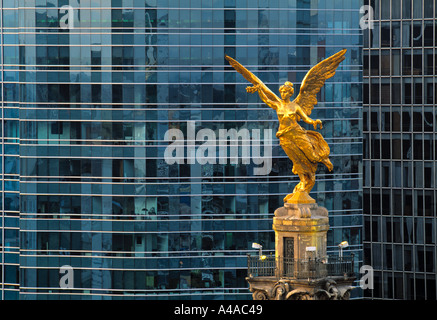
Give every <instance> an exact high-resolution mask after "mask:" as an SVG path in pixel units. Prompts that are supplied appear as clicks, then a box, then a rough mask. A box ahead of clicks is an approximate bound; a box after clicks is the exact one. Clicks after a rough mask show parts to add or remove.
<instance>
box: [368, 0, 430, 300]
mask: <svg viewBox="0 0 437 320" xmlns="http://www.w3.org/2000/svg"><path fill="white" fill-rule="evenodd" d="M367 4H368V5H371V6H372V7H373V9H374V20H375V21H374V26H373V29H367V30H366V31H365V34H364V80H363V81H364V90H363V96H364V102H363V103H364V107H363V108H364V109H363V116H364V117H363V118H364V125H363V131H364V183H363V197H364V201H363V203H364V208H363V211H364V221H365V224H364V225H365V227H364V230H365V235H364V256H365V258H364V263H365V264H368V265H371V266H372V267H373V269H374V286H375V288H374V289H373V290H365V291H364V295H365V297H370V298H374V299H428V300H435V299H436V285H437V283H436V269H435V268H436V261H437V260H436V257H437V256H436V222H437V220H436V215H437V209H436V193H435V192H436V178H437V176H436V173H437V171H436V157H437V149H436V147H437V145H436V143H435V141H436V136H435V133H436V123H437V118H436V116H437V114H436V95H437V84H436V51H435V50H436V49H435V47H436V41H437V36H436V34H437V33H436V31H437V30H435V26H436V14H437V6H436V3H435V1H433V0H423V1H422V0H381V1H370V2H368V3H367Z"/></svg>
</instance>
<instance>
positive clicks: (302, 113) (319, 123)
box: [296, 106, 323, 129]
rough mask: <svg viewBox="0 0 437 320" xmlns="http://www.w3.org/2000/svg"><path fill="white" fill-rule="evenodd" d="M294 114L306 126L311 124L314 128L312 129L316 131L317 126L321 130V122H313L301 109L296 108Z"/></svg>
mask: <svg viewBox="0 0 437 320" xmlns="http://www.w3.org/2000/svg"><path fill="white" fill-rule="evenodd" d="M296 113H297V114H298V115H299V116H300V117H301V118H302V120H303V121H305V122H306V123H308V124H311V125H313V126H314V129H317V125H320V129H322V128H323V126H322V121H321V120H319V119H317V120H313V119H311V118H310V117H308V116H307V114H306V113H305V112H304V111H303V110H302V108H301V107H299V106H298V107H297V108H296Z"/></svg>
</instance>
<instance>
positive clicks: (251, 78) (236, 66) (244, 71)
mask: <svg viewBox="0 0 437 320" xmlns="http://www.w3.org/2000/svg"><path fill="white" fill-rule="evenodd" d="M225 58H226V60H228V61H229V64H230V65H231V66H233V67H234V69H235V70H237V71H238V72H239V73H241V74H242V76H243V77H244V78H245V79H246V80H247V81H249V82H250V83H252V84H253V85H259V86H260V87H261V90H262V91H263V92H264V94H265V95H266V96H267V98H269V99H270V100H272V101H273V102H280V101H281V99H280V98H279V97H278V96H277V95H275V94H274V93H273V92H272V91H271V90H270V89H269V88H268V87H267V86H266V85H265V84H264V82H262V81H261V80H260V79H258V77H257V76H255V75H254V74H253V73H252V72H250V71H249V70H247V69H246V68H245V67H243V65H241V64H240V63H239V62H238V61H237V60H235V59H233V58H231V57H229V56H225Z"/></svg>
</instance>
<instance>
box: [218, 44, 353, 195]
mask: <svg viewBox="0 0 437 320" xmlns="http://www.w3.org/2000/svg"><path fill="white" fill-rule="evenodd" d="M345 53H346V49H343V50H341V51H340V52H337V53H336V54H334V55H332V56H331V57H329V58H327V59H325V60H323V61H321V62H319V63H318V64H317V65H315V66H314V67H312V68H311V70H310V71H309V72H308V73H307V74H306V76H305V78H304V79H303V81H302V84H301V87H300V92H299V95H298V96H297V97H296V99H294V100H293V101H290V98H291V97H292V96H293V94H294V88H293V84H292V83H291V82H289V81H287V82H285V83H284V85H282V86H281V87H280V88H279V93H280V95H281V98H279V97H278V96H276V95H275V94H274V93H273V92H272V91H271V90H270V89H269V88H267V86H266V85H265V84H264V83H263V82H262V81H261V80H260V79H258V78H257V77H256V76H255V75H254V74H253V73H251V72H250V71H249V70H247V69H246V68H245V67H243V66H242V65H241V64H240V63H238V62H237V61H236V60H234V59H232V58H231V57H229V56H226V60H228V61H229V63H230V65H231V66H232V67H234V68H235V70H237V71H238V72H239V73H241V74H242V75H243V77H244V78H245V79H246V80H248V81H249V82H251V83H252V84H253V87H247V88H246V90H247V92H249V93H254V92H256V91H258V94H259V96H260V98H261V100H262V101H264V103H266V104H267V105H268V106H269V107H270V108H272V109H274V110H276V113H277V115H278V119H279V129H278V132H277V133H276V137H278V138H279V143H280V145H281V147H282V149H284V151H285V153H286V154H287V156H288V157H289V158H290V160H291V161H292V162H293V170H292V172H293V173H294V174H297V175H298V176H299V179H300V182H299V183H298V184H297V185H296V187H295V188H294V191H293V193H291V194H288V195H287V196H286V197H285V198H284V202H285V203H287V202H290V203H313V202H315V200H314V199H312V198H311V197H310V196H309V192H310V191H311V189H312V188H313V186H314V184H315V180H316V177H315V174H316V170H317V165H318V163H319V162H321V163H323V164H324V165H325V166H326V167H327V168H328V169H329V171H332V169H333V165H332V163H331V161H330V160H329V153H330V149H329V146H328V144H327V143H326V141H325V140H324V139H323V136H322V135H321V134H320V133H318V132H316V131H311V130H305V129H304V128H302V127H301V126H300V125H299V123H298V122H299V121H300V120H303V121H304V122H306V123H308V124H310V125H313V126H314V129H317V126H320V129H322V121H320V120H319V119H317V120H313V119H311V118H310V117H309V116H310V115H311V111H312V110H313V108H314V105H316V104H317V98H316V95H317V93H318V92H319V91H320V89H321V87H322V86H323V85H324V84H325V80H326V79H329V78H331V77H332V76H333V75H334V74H335V70H336V69H337V67H338V65H339V64H340V62H342V61H343V60H344V59H345V57H344V55H345Z"/></svg>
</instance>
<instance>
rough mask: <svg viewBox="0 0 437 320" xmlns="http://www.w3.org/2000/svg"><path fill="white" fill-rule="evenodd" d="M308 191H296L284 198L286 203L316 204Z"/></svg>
mask: <svg viewBox="0 0 437 320" xmlns="http://www.w3.org/2000/svg"><path fill="white" fill-rule="evenodd" d="M315 202H316V200H314V199H313V198H311V197H310V195H309V194H308V192H306V191H295V192H293V193H290V194H288V195H287V196H286V197H285V198H284V203H315Z"/></svg>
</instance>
